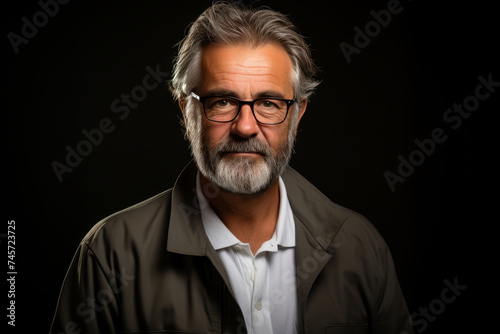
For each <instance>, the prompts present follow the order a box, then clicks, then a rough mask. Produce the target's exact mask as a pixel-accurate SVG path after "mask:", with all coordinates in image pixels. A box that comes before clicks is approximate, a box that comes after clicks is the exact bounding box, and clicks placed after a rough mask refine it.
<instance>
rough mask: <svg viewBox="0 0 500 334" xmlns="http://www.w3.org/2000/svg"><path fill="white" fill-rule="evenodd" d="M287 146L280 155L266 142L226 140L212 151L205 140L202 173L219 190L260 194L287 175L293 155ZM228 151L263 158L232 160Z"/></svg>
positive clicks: (200, 166) (235, 158)
mask: <svg viewBox="0 0 500 334" xmlns="http://www.w3.org/2000/svg"><path fill="white" fill-rule="evenodd" d="M290 146H291V145H288V143H286V144H284V145H282V146H281V147H278V148H277V152H274V150H273V149H272V148H271V147H270V146H269V145H268V144H267V143H265V142H262V141H259V140H258V139H255V138H249V139H234V138H231V137H229V138H226V139H224V140H223V141H221V142H219V143H218V144H217V145H216V146H215V147H214V148H212V149H210V147H209V144H208V142H207V141H206V140H203V141H202V145H201V147H202V152H201V153H202V155H203V159H202V161H200V162H198V167H199V168H200V171H201V173H202V174H203V175H204V176H205V177H206V178H207V179H208V180H210V181H211V182H212V183H214V184H215V185H217V186H218V187H219V188H221V189H223V190H225V191H228V192H231V193H235V194H247V195H252V194H258V193H261V192H264V191H266V190H267V189H269V187H271V185H272V184H273V183H274V181H275V180H276V179H277V178H278V177H279V176H280V175H281V174H282V173H283V172H284V170H285V169H286V167H287V166H288V162H289V160H290V156H291V147H290ZM227 152H253V153H259V154H260V155H261V156H262V157H259V156H255V157H248V156H245V157H242V156H239V157H230V156H227V155H226V153H227Z"/></svg>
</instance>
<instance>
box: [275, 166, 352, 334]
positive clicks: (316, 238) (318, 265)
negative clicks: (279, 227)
mask: <svg viewBox="0 0 500 334" xmlns="http://www.w3.org/2000/svg"><path fill="white" fill-rule="evenodd" d="M282 178H283V180H284V182H285V185H286V188H287V193H288V199H289V201H290V206H291V207H292V211H293V213H294V219H295V235H296V247H295V260H296V277H297V302H298V313H299V315H304V314H305V311H306V304H307V299H308V296H309V293H310V291H311V288H312V286H313V284H314V281H315V280H316V278H317V276H318V275H319V273H320V272H321V270H322V269H323V268H324V266H325V265H326V264H327V263H328V262H329V261H330V259H331V258H332V254H333V253H334V251H335V248H336V246H337V245H336V244H335V242H334V239H335V236H336V235H337V233H338V232H339V230H340V228H341V227H342V225H343V224H344V222H345V220H346V219H347V217H346V216H345V215H344V214H343V213H342V212H341V211H342V210H339V207H338V206H337V205H336V204H334V203H333V202H331V201H330V200H329V199H328V198H327V197H326V196H325V195H324V194H323V193H321V192H320V191H319V190H318V189H317V188H316V187H314V186H313V185H312V184H311V183H309V181H307V180H306V179H305V178H304V177H302V176H301V175H300V174H299V173H297V172H296V171H295V170H294V169H292V168H291V167H289V168H288V169H287V171H286V172H285V173H284V174H283V175H282ZM304 320H305V319H303V318H302V317H299V318H298V321H299V324H298V325H299V328H300V329H301V331H302V332H304Z"/></svg>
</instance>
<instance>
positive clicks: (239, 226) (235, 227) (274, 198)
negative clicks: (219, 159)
mask: <svg viewBox="0 0 500 334" xmlns="http://www.w3.org/2000/svg"><path fill="white" fill-rule="evenodd" d="M200 185H201V188H202V190H203V193H204V194H205V197H206V198H207V200H208V202H209V203H210V205H211V207H212V209H213V210H214V212H215V213H216V214H217V216H218V217H219V218H220V220H221V221H222V222H223V223H224V225H226V227H227V228H228V229H229V231H231V233H233V235H234V236H235V237H236V238H238V240H240V241H241V242H243V243H248V244H250V249H251V250H252V253H253V254H255V253H256V252H257V250H258V249H259V248H260V246H261V245H262V244H263V243H264V242H265V241H267V240H269V239H271V237H272V235H273V233H274V230H275V228H276V223H277V221H278V215H279V206H280V191H279V180H278V179H276V180H275V181H274V183H273V184H272V185H271V187H269V189H267V190H266V191H264V192H262V193H259V194H254V195H244V194H233V193H229V192H227V191H224V190H222V189H219V188H217V191H216V194H217V195H216V196H214V191H213V189H214V188H213V187H216V186H215V185H213V184H211V182H210V181H209V180H208V179H206V178H205V177H204V176H203V175H201V174H200ZM207 189H211V190H209V191H207Z"/></svg>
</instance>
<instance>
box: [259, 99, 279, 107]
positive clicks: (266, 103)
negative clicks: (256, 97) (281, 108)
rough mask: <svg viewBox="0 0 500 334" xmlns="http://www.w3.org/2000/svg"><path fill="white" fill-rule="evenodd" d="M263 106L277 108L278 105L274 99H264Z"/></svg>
mask: <svg viewBox="0 0 500 334" xmlns="http://www.w3.org/2000/svg"><path fill="white" fill-rule="evenodd" d="M262 106H263V107H264V108H277V107H278V106H277V105H276V103H274V102H273V101H263V102H262Z"/></svg>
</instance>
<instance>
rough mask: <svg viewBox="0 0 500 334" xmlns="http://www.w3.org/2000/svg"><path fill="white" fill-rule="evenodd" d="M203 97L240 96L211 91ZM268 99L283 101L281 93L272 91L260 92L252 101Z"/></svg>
mask: <svg viewBox="0 0 500 334" xmlns="http://www.w3.org/2000/svg"><path fill="white" fill-rule="evenodd" d="M205 96H227V97H235V98H240V95H239V94H238V93H236V92H235V91H232V90H229V89H213V90H209V91H208V92H207V93H206V95H205ZM268 97H276V98H280V99H283V98H284V95H283V93H280V92H278V91H274V90H265V91H262V92H258V93H257V94H256V95H255V96H254V99H262V98H268Z"/></svg>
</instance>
